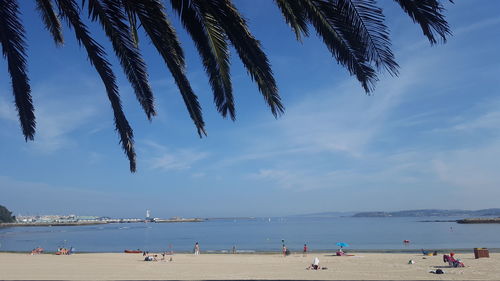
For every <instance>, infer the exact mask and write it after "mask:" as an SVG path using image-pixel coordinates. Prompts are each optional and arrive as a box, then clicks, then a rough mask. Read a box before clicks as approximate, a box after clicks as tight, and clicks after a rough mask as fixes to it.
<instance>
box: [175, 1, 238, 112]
mask: <svg viewBox="0 0 500 281" xmlns="http://www.w3.org/2000/svg"><path fill="white" fill-rule="evenodd" d="M170 2H171V3H172V7H173V9H174V10H175V11H176V12H177V13H178V14H179V17H180V19H181V22H182V24H183V25H184V27H185V28H186V30H187V31H188V33H189V34H190V36H191V38H192V39H193V41H194V43H195V45H196V48H197V49H198V53H199V54H200V56H201V57H202V62H203V66H204V67H205V71H206V72H207V74H208V76H209V78H210V85H211V86H212V90H213V92H214V102H215V105H216V106H217V109H218V111H219V112H220V113H221V114H222V116H224V117H226V116H227V113H228V112H229V116H230V117H231V119H232V120H235V117H236V115H235V108H234V99H233V93H232V86H231V77H230V73H229V50H228V46H227V42H226V34H225V32H224V30H223V29H222V28H221V27H220V25H219V23H218V22H217V20H216V19H215V18H214V16H213V15H212V14H210V13H209V12H208V11H207V9H205V8H204V6H203V5H204V3H203V2H204V0H201V1H198V0H192V1H191V2H188V1H184V0H171V1H170Z"/></svg>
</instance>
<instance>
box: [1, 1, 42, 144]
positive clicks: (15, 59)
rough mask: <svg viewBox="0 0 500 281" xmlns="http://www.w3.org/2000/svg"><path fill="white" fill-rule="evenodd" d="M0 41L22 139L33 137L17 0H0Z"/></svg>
mask: <svg viewBox="0 0 500 281" xmlns="http://www.w3.org/2000/svg"><path fill="white" fill-rule="evenodd" d="M0 41H1V44H2V53H3V56H4V57H5V58H6V59H7V68H8V70H9V74H10V77H11V79H12V91H13V94H14V99H15V103H16V108H17V112H18V115H19V121H20V122H21V128H22V131H23V134H24V138H25V140H26V141H27V140H28V139H29V140H33V138H34V136H35V126H36V122H35V114H34V111H35V109H34V108H33V102H32V100H31V88H30V85H29V79H28V75H27V71H26V58H25V57H26V51H25V46H26V43H25V42H24V27H23V25H22V24H21V20H20V19H19V7H18V4H17V1H14V0H11V1H0Z"/></svg>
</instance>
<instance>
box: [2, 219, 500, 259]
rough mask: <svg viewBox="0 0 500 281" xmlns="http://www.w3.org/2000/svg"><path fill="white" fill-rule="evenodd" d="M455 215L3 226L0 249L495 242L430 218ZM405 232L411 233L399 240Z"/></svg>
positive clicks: (489, 229) (491, 229)
mask: <svg viewBox="0 0 500 281" xmlns="http://www.w3.org/2000/svg"><path fill="white" fill-rule="evenodd" d="M455 219H459V218H454V217H430V218H427V217H418V218H414V217H412V218H395V217H388V218H356V217H316V218H315V217H280V218H275V217H273V218H267V217H266V218H251V219H213V220H207V221H203V222H183V223H121V224H105V225H85V226H52V227H3V228H0V251H30V250H31V249H33V248H36V247H42V248H44V249H45V250H46V251H56V249H57V248H60V247H67V248H69V247H73V248H74V249H75V251H76V252H123V251H124V250H125V249H134V250H135V249H140V250H142V251H151V252H156V251H158V252H159V251H173V252H191V251H192V250H193V246H194V244H195V243H196V242H199V244H200V248H201V251H202V252H216V253H218V252H220V253H225V252H232V250H233V247H234V249H235V250H236V251H237V252H239V253H243V252H249V253H250V252H279V251H280V250H281V246H282V243H284V244H285V245H286V246H287V247H288V248H289V249H291V250H292V251H302V248H303V245H304V244H307V245H308V247H309V250H311V251H334V250H336V249H337V248H338V246H336V244H337V243H339V242H344V243H347V244H348V245H349V247H347V248H346V250H348V251H349V250H353V251H361V250H396V251H411V250H419V249H422V248H423V249H430V250H437V249H472V248H478V247H480V248H490V249H495V248H497V249H498V248H500V224H457V223H455V222H447V221H440V222H435V221H436V220H455ZM403 240H410V243H408V244H405V243H403Z"/></svg>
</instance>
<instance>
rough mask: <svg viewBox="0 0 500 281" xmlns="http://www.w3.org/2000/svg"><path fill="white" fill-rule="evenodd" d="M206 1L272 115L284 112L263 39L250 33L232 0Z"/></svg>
mask: <svg viewBox="0 0 500 281" xmlns="http://www.w3.org/2000/svg"><path fill="white" fill-rule="evenodd" d="M203 3H205V4H206V7H207V8H209V9H210V13H211V14H212V15H213V16H214V17H215V19H216V20H217V22H219V23H220V26H221V27H222V28H223V29H224V31H225V33H226V34H227V37H228V39H229V40H230V41H231V43H232V45H233V46H234V48H235V49H236V52H237V53H238V55H239V57H240V59H241V61H242V62H243V65H244V66H245V68H246V69H247V71H248V73H249V75H250V77H251V78H252V80H254V81H255V82H256V83H257V86H258V88H259V91H260V92H261V93H262V95H263V96H264V99H265V101H266V102H267V104H268V105H269V107H270V108H271V112H272V113H273V115H274V116H275V117H277V116H278V115H280V114H282V113H283V111H284V107H283V105H282V104H281V98H280V96H279V94H278V87H277V86H276V81H275V80H274V76H273V72H272V70H271V66H270V65H269V61H268V59H267V56H266V54H265V53H264V52H263V51H262V49H261V46H260V42H259V41H258V40H256V39H255V38H254V37H253V36H252V34H251V33H250V30H249V29H248V26H247V24H246V21H245V19H243V17H241V15H240V13H239V12H238V10H237V9H236V8H235V7H234V5H233V4H232V3H231V2H230V1H229V0H206V1H204V2H203Z"/></svg>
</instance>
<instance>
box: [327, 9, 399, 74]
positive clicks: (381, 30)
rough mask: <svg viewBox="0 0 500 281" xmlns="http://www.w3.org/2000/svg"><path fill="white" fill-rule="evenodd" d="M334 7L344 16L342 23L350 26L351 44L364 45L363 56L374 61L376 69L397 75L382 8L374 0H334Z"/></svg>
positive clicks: (396, 65)
mask: <svg viewBox="0 0 500 281" xmlns="http://www.w3.org/2000/svg"><path fill="white" fill-rule="evenodd" d="M335 1H336V2H337V3H336V7H337V9H338V10H339V12H340V14H341V15H343V16H344V23H345V24H346V25H350V26H351V33H352V35H354V36H349V37H354V38H353V39H354V41H352V42H351V43H350V44H351V45H356V44H357V45H362V46H364V47H365V51H366V54H365V58H366V59H367V60H368V61H370V62H373V63H375V66H376V67H377V69H380V68H381V67H383V68H385V69H386V70H387V71H388V72H389V73H390V74H392V75H397V73H398V67H399V66H398V64H397V63H396V61H395V59H394V54H393V53H392V50H391V41H390V39H389V31H388V29H387V26H386V25H385V24H384V20H385V18H384V15H383V14H382V9H380V8H379V7H377V6H376V5H375V1H374V0H335Z"/></svg>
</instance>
